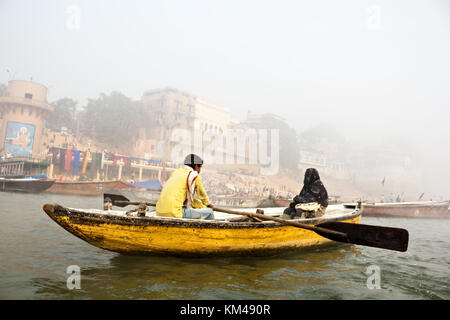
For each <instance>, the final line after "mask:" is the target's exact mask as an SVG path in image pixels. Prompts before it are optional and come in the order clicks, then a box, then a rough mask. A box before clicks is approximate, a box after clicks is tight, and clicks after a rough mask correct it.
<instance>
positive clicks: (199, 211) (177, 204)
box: [156, 154, 214, 220]
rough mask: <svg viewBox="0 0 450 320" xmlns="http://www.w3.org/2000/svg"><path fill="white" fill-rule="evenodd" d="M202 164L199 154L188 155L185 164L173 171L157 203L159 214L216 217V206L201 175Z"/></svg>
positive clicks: (210, 218)
mask: <svg viewBox="0 0 450 320" xmlns="http://www.w3.org/2000/svg"><path fill="white" fill-rule="evenodd" d="M202 165H203V160H202V159H201V158H200V157H199V156H197V155H195V154H189V155H187V156H186V158H185V159H184V166H183V167H181V168H178V169H177V170H175V171H174V172H173V173H172V175H171V176H170V178H169V180H167V181H166V183H165V184H164V187H163V189H162V190H161V194H160V196H159V199H158V202H157V203H156V215H157V216H161V217H173V218H186V219H205V220H212V219H214V212H213V210H214V206H213V205H212V204H211V203H210V202H209V198H208V195H207V193H206V191H205V188H203V184H202V178H201V177H200V175H199V174H200V171H201V168H202Z"/></svg>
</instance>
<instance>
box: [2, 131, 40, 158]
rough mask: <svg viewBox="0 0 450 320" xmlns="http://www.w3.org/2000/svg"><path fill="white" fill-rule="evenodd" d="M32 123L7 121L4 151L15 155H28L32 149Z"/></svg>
mask: <svg viewBox="0 0 450 320" xmlns="http://www.w3.org/2000/svg"><path fill="white" fill-rule="evenodd" d="M33 143H34V125H32V124H26V123H20V122H8V125H7V126H6V137H5V145H4V148H3V149H4V152H5V153H10V154H11V155H12V156H15V157H29V156H31V151H32V150H33Z"/></svg>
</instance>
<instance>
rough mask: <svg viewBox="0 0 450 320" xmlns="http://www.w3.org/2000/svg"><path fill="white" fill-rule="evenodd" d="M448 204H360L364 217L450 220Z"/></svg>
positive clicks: (428, 202)
mask: <svg viewBox="0 0 450 320" xmlns="http://www.w3.org/2000/svg"><path fill="white" fill-rule="evenodd" d="M448 206H449V203H448V202H430V201H427V202H409V203H379V204H362V213H363V214H364V216H378V217H410V218H450V214H449V212H448Z"/></svg>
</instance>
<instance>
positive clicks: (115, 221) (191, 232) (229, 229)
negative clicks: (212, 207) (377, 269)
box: [43, 204, 361, 256]
mask: <svg viewBox="0 0 450 320" xmlns="http://www.w3.org/2000/svg"><path fill="white" fill-rule="evenodd" d="M43 209H44V211H45V212H46V213H47V214H48V215H49V217H50V218H51V219H53V220H54V221H55V222H56V223H58V224H59V225H60V226H61V227H63V228H64V229H65V230H67V231H69V232H70V233H72V234H74V235H75V236H77V237H79V238H81V239H83V240H84V241H86V242H88V243H90V244H92V245H94V246H97V247H100V248H103V249H106V250H110V251H115V252H119V253H125V254H142V255H175V256H230V255H231V256H234V255H246V256H249V255H263V254H264V255H265V254H268V253H278V252H282V251H285V250H295V249H300V248H305V247H311V246H317V245H322V244H325V243H329V242H331V240H329V239H327V238H324V237H322V236H320V235H319V234H317V233H316V232H314V231H311V230H306V229H300V228H297V227H293V226H289V225H284V224H280V223H278V222H274V221H263V222H249V221H248V220H247V218H246V217H244V218H242V217H239V216H235V215H228V214H222V215H216V218H217V219H216V220H194V219H178V218H168V217H157V216H155V215H154V212H153V213H152V212H147V213H146V216H145V217H138V216H136V215H133V216H127V215H126V214H125V211H115V210H109V211H107V210H96V209H75V208H66V207H63V206H60V205H56V204H55V205H53V204H46V205H44V207H43ZM246 211H247V212H254V209H246ZM265 214H267V215H271V216H274V217H276V216H279V215H280V214H281V212H280V208H267V209H265ZM360 219H361V212H360V210H359V209H344V208H343V207H342V206H339V208H335V209H332V208H329V210H327V213H326V214H325V215H324V216H322V217H320V218H312V219H297V220H295V221H298V222H301V223H303V224H309V225H311V226H313V225H317V224H320V223H323V222H347V223H359V221H360Z"/></svg>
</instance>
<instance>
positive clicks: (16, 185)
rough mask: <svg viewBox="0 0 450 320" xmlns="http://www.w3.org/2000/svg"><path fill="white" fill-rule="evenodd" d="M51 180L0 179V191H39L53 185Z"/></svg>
mask: <svg viewBox="0 0 450 320" xmlns="http://www.w3.org/2000/svg"><path fill="white" fill-rule="evenodd" d="M53 183H54V181H53V180H33V179H0V191H6V192H24V193H40V192H44V191H45V190H47V189H48V188H50V187H51V186H52V185H53Z"/></svg>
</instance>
